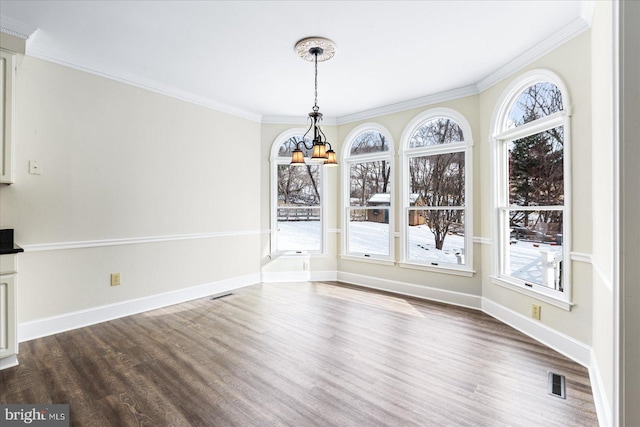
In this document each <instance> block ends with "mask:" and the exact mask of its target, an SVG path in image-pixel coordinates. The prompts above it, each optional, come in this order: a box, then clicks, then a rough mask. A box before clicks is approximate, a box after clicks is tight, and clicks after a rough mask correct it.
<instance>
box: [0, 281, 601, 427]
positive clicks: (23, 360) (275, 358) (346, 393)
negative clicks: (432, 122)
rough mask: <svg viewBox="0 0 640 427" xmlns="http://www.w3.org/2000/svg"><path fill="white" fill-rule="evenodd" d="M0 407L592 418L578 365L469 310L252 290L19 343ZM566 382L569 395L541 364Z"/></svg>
mask: <svg viewBox="0 0 640 427" xmlns="http://www.w3.org/2000/svg"><path fill="white" fill-rule="evenodd" d="M19 361H20V365H19V366H18V367H15V368H10V369H5V370H4V371H0V402H1V403H69V404H70V410H71V425H78V426H100V425H105V426H107V425H111V426H129V425H131V426H165V425H166V426H169V425H174V426H280V425H286V426H300V427H304V426H492V427H493V426H532V427H533V426H536V427H537V426H545V427H547V426H567V425H569V426H590V425H591V426H595V425H597V418H596V414H595V408H594V403H593V398H592V395H591V386H590V384H589V377H588V372H587V369H585V368H584V367H582V366H580V365H578V364H576V363H573V362H571V361H570V360H569V359H567V358H566V357H564V356H562V355H560V354H558V353H556V352H554V351H552V350H550V349H548V348H546V347H544V346H542V345H540V344H538V343H537V342H536V341H534V340H532V339H530V338H528V337H526V336H524V335H523V334H521V333H519V332H517V331H515V330H514V329H512V328H510V327H508V326H506V325H504V324H502V323H500V322H498V321H496V320H495V319H493V318H492V317H490V316H488V315H486V314H483V313H481V312H478V311H474V310H469V309H464V308H459V307H454V306H448V305H444V304H439V303H432V302H425V301H421V300H415V299H410V298H405V297H400V296H393V295H390V294H385V293H381V292H375V291H370V290H366V289H362V288H356V287H349V286H346V285H340V284H338V283H333V282H314V283H295V284H291V283H290V284H263V285H255V286H251V287H247V288H243V289H240V290H237V291H235V292H234V294H233V295H231V296H228V297H225V298H221V299H217V300H211V299H209V298H203V299H199V300H195V301H191V302H188V303H184V304H179V305H175V306H172V307H168V308H165V309H160V310H155V311H151V312H147V313H143V314H138V315H134V316H130V317H126V318H122V319H118V320H114V321H111V322H106V323H102V324H98V325H94V326H90V327H86V328H83V329H78V330H74V331H70V332H65V333H61V334H58V335H54V336H50V337H46V338H41V339H36V340H33V341H28V342H24V343H21V344H20V355H19ZM548 371H553V372H557V373H560V374H563V375H566V382H567V398H566V400H563V399H560V398H558V397H554V396H550V395H549V394H548V389H547V372H548Z"/></svg>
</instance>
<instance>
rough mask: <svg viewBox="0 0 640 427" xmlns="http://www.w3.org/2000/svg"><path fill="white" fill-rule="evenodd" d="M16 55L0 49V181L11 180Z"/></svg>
mask: <svg viewBox="0 0 640 427" xmlns="http://www.w3.org/2000/svg"><path fill="white" fill-rule="evenodd" d="M15 72H16V55H15V54H14V53H11V52H7V51H5V50H0V183H2V184H11V183H12V182H13V169H14V168H13V115H14V99H15V90H14V89H15Z"/></svg>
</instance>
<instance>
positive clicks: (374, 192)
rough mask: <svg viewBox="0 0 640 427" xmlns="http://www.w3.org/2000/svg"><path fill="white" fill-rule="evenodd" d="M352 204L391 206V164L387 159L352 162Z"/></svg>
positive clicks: (350, 173) (350, 174)
mask: <svg viewBox="0 0 640 427" xmlns="http://www.w3.org/2000/svg"><path fill="white" fill-rule="evenodd" d="M349 184H350V191H349V194H350V196H349V197H350V202H349V203H350V205H351V206H373V205H377V206H389V205H390V203H391V195H390V193H391V165H390V163H389V162H388V161H387V160H378V161H375V162H363V163H355V164H351V165H350V167H349Z"/></svg>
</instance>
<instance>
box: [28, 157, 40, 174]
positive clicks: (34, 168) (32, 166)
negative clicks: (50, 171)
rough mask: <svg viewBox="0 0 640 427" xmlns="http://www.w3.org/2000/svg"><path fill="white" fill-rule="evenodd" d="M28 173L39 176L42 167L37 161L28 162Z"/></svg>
mask: <svg viewBox="0 0 640 427" xmlns="http://www.w3.org/2000/svg"><path fill="white" fill-rule="evenodd" d="M29 173H30V174H31V175H41V174H42V165H41V164H40V162H38V161H37V160H29Z"/></svg>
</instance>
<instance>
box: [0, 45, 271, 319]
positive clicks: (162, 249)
mask: <svg viewBox="0 0 640 427" xmlns="http://www.w3.org/2000/svg"><path fill="white" fill-rule="evenodd" d="M16 80H17V89H16V93H17V99H16V116H15V123H16V126H15V128H16V180H15V184H13V185H10V186H2V187H1V188H0V226H1V227H2V228H14V229H15V240H16V242H17V243H18V244H20V245H22V246H23V247H24V248H25V249H26V252H25V253H24V254H21V255H20V256H19V276H18V281H19V285H18V287H19V299H18V313H19V315H18V316H19V317H18V321H19V323H25V322H31V321H37V320H39V319H40V320H41V319H43V318H47V317H50V316H60V315H66V314H68V313H70V312H74V311H78V310H87V309H91V308H95V307H99V306H102V305H105V304H111V303H117V302H123V301H129V300H132V299H135V298H142V297H148V296H151V295H156V294H160V293H164V292H171V291H176V290H180V289H185V288H190V287H193V286H197V285H203V284H208V283H209V284H210V283H215V282H218V281H222V280H227V279H231V278H237V277H249V276H251V277H253V278H254V279H255V281H258V280H259V269H260V264H259V250H260V246H259V244H260V213H259V210H258V209H257V208H256V204H257V201H258V200H259V199H260V188H259V187H258V186H256V182H258V181H259V180H260V176H259V170H260V159H258V157H257V156H254V155H251V153H254V152H256V151H258V150H259V149H260V124H258V123H255V122H252V121H249V120H246V119H241V118H237V117H234V116H231V115H228V114H224V113H220V112H216V111H213V110H210V109H206V108H203V107H199V106H196V105H193V104H189V103H186V102H183V101H179V100H176V99H173V98H169V97H166V96H163V95H160V94H156V93H153V92H149V91H146V90H142V89H139V88H136V87H133V86H130V85H126V84H122V83H119V82H116V81H113V80H108V79H105V78H101V77H98V76H95V75H92V74H88V73H85V72H81V71H77V70H74V69H71V68H67V67H63V66H60V65H55V64H53V63H50V62H46V61H42V60H38V59H35V58H32V57H25V58H24V59H23V60H21V63H20V66H19V68H18V72H17V78H16ZM247 153H249V154H247ZM235 159H238V160H239V161H238V162H234V161H233V160H235ZM29 160H37V161H39V162H40V164H41V167H42V175H30V174H28V161H29ZM185 235H187V236H185ZM159 237H165V238H166V239H164V241H154V240H155V239H157V238H159ZM176 237H180V238H181V240H176ZM187 237H191V238H187ZM139 239H143V242H141V241H140V240H139ZM69 242H76V243H74V244H72V245H68V243H69ZM104 245H109V246H104ZM69 246H70V247H71V248H70V249H67V247H69ZM78 246H88V247H78ZM112 272H120V273H121V274H122V285H121V286H118V287H111V286H110V283H109V274H110V273H112ZM247 280H249V279H247Z"/></svg>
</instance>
